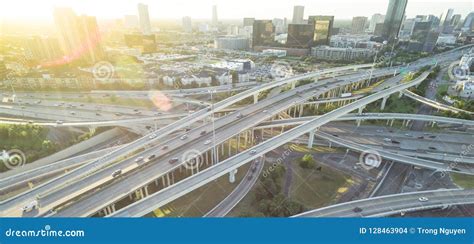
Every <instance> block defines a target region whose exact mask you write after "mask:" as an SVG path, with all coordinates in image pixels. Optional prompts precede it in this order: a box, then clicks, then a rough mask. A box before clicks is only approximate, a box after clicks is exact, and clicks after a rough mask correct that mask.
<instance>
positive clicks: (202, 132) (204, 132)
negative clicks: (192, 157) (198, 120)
mask: <svg viewBox="0 0 474 244" xmlns="http://www.w3.org/2000/svg"><path fill="white" fill-rule="evenodd" d="M206 133H207V131H205V130H203V131H201V133H199V134H200V135H201V136H203V135H205V134H206Z"/></svg>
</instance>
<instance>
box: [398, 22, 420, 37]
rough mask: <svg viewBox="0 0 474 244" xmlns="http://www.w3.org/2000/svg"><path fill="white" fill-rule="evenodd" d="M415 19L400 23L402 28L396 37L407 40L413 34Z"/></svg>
mask: <svg viewBox="0 0 474 244" xmlns="http://www.w3.org/2000/svg"><path fill="white" fill-rule="evenodd" d="M417 21H418V20H417V19H405V20H403V22H402V26H401V27H400V32H399V33H398V36H399V38H400V39H407V38H408V39H409V38H410V36H411V34H412V33H413V28H414V27H415V23H416V22H417Z"/></svg>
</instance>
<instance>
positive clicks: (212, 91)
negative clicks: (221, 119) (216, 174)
mask: <svg viewBox="0 0 474 244" xmlns="http://www.w3.org/2000/svg"><path fill="white" fill-rule="evenodd" d="M207 92H209V94H210V95H211V120H212V160H213V161H214V162H216V163H217V154H216V126H215V123H214V102H213V99H212V94H213V93H215V92H216V90H211V89H209V90H207Z"/></svg>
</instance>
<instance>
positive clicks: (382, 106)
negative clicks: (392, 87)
mask: <svg viewBox="0 0 474 244" xmlns="http://www.w3.org/2000/svg"><path fill="white" fill-rule="evenodd" d="M387 99H388V96H386V97H384V98H382V104H381V105H380V110H384V109H385V104H386V103H387Z"/></svg>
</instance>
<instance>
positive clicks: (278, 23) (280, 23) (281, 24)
mask: <svg viewBox="0 0 474 244" xmlns="http://www.w3.org/2000/svg"><path fill="white" fill-rule="evenodd" d="M272 23H273V26H275V34H281V33H283V32H284V29H285V21H284V20H283V19H278V18H274V19H273V20H272Z"/></svg>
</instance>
